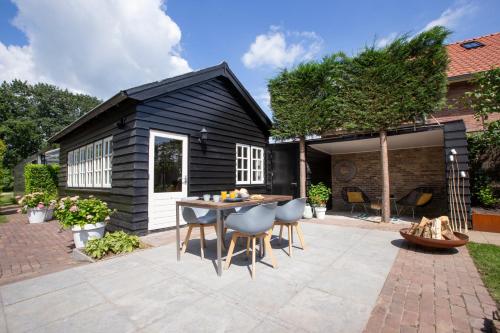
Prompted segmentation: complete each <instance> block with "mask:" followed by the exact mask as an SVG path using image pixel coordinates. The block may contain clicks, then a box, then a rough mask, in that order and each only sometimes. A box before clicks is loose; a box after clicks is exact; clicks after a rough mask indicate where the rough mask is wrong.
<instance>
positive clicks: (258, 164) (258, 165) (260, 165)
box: [250, 146, 265, 184]
mask: <svg viewBox="0 0 500 333" xmlns="http://www.w3.org/2000/svg"><path fill="white" fill-rule="evenodd" d="M257 152H260V158H257V157H255V155H254V153H257ZM250 160H251V163H250V164H251V165H250V182H251V183H252V184H264V169H265V168H264V148H262V147H254V146H252V147H251V155H250ZM254 162H255V166H254ZM256 173H260V179H259V178H258V177H254V175H255V174H256Z"/></svg>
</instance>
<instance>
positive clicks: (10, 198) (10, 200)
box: [0, 192, 16, 207]
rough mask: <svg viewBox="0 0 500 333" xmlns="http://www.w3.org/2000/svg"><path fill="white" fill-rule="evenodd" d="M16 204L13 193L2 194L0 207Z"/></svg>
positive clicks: (0, 194)
mask: <svg viewBox="0 0 500 333" xmlns="http://www.w3.org/2000/svg"><path fill="white" fill-rule="evenodd" d="M14 203H16V201H15V198H14V193H13V192H4V193H0V207H2V206H7V205H12V204H14Z"/></svg>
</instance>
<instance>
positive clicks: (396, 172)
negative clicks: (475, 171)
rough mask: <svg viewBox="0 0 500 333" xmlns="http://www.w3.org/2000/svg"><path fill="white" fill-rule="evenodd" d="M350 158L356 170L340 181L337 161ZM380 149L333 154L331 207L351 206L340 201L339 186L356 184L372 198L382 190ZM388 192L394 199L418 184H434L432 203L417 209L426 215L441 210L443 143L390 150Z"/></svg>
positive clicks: (443, 172)
mask: <svg viewBox="0 0 500 333" xmlns="http://www.w3.org/2000/svg"><path fill="white" fill-rule="evenodd" d="M341 160H349V161H352V162H353V163H354V165H355V166H356V169H357V172H356V175H355V176H354V178H353V179H352V180H351V181H348V182H345V181H340V180H338V179H337V178H336V177H335V173H334V172H333V170H334V168H335V165H336V163H338V162H339V161H341ZM380 173H381V171H380V152H369V153H357V154H342V155H333V156H332V197H333V207H334V209H350V207H348V206H346V205H345V204H344V202H343V201H342V197H341V194H340V193H341V190H342V188H343V187H346V186H358V187H359V188H361V189H362V190H363V191H364V192H365V193H366V194H367V195H368V196H369V197H370V199H371V200H372V201H377V197H379V196H380V195H381V193H382V186H381V184H382V181H381V176H380ZM389 174H390V188H391V194H394V195H395V197H396V198H397V199H399V198H401V197H403V196H404V195H406V194H408V193H409V192H410V191H411V190H412V189H414V188H416V187H419V186H430V187H433V188H434V198H433V201H432V203H431V204H430V205H429V206H427V207H425V208H422V209H421V210H419V211H417V213H418V214H420V213H423V214H427V215H429V216H434V215H440V214H444V213H445V212H446V210H447V208H446V180H445V165H444V153H443V148H442V147H429V148H414V149H401V150H390V151H389Z"/></svg>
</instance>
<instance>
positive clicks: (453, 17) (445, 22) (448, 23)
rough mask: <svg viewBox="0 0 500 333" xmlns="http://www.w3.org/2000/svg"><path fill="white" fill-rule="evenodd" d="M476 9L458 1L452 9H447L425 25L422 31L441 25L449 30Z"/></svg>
mask: <svg viewBox="0 0 500 333" xmlns="http://www.w3.org/2000/svg"><path fill="white" fill-rule="evenodd" d="M474 9H475V7H474V6H473V5H471V4H470V3H468V2H465V1H457V2H455V4H454V5H453V6H452V7H449V8H447V9H446V10H445V11H444V12H442V13H441V15H440V16H439V17H438V18H437V19H435V20H432V21H430V22H429V23H427V24H426V25H425V27H424V28H423V29H422V30H421V31H420V32H423V31H427V30H429V29H431V28H433V27H435V26H438V25H441V26H444V27H447V28H453V27H456V26H457V25H458V23H459V22H460V20H461V19H462V18H463V17H464V16H466V15H468V14H469V13H471V12H472V11H474Z"/></svg>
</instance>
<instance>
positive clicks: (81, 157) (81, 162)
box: [79, 147, 87, 187]
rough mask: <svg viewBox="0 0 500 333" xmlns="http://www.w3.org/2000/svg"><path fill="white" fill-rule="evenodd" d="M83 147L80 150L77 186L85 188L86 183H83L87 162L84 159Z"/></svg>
mask: <svg viewBox="0 0 500 333" xmlns="http://www.w3.org/2000/svg"><path fill="white" fill-rule="evenodd" d="M85 155H86V154H85V147H82V148H80V164H79V165H80V166H79V171H80V179H79V185H80V187H85V185H86V181H85V176H86V173H85V163H86V162H87V159H86V158H85Z"/></svg>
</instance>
